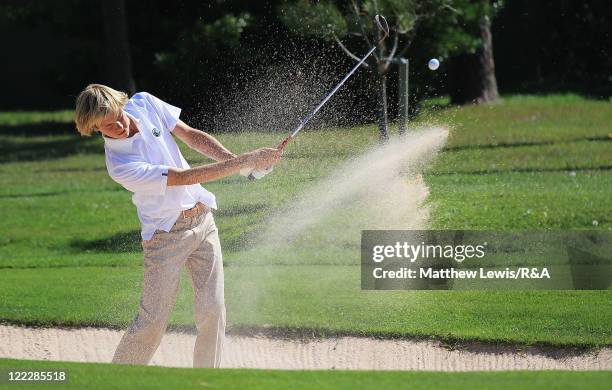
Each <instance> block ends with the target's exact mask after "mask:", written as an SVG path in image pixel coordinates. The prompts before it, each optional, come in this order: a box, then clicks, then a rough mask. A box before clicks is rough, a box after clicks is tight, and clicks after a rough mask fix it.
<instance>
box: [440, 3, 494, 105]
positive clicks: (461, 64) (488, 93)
mask: <svg viewBox="0 0 612 390" xmlns="http://www.w3.org/2000/svg"><path fill="white" fill-rule="evenodd" d="M480 3H481V7H479V8H478V11H479V20H478V27H477V29H478V33H479V40H478V41H477V47H476V48H475V49H474V50H472V51H471V52H465V53H461V54H459V55H457V56H455V57H454V58H453V59H452V60H451V66H450V74H451V78H450V80H451V86H450V91H449V92H450V97H451V103H454V104H465V103H492V102H495V101H497V100H498V99H499V93H498V91H497V79H496V77H495V62H494V60H493V40H492V37H491V18H490V15H491V14H492V12H491V10H490V7H491V5H490V3H489V1H488V0H481V1H480ZM494 4H495V3H494Z"/></svg>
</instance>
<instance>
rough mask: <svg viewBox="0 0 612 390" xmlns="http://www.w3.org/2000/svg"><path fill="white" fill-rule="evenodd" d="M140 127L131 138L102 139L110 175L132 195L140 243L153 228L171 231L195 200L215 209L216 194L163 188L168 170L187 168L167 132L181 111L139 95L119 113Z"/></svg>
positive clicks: (195, 186) (189, 188)
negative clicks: (140, 237)
mask: <svg viewBox="0 0 612 390" xmlns="http://www.w3.org/2000/svg"><path fill="white" fill-rule="evenodd" d="M123 110H124V111H125V112H126V113H127V114H128V116H129V117H131V118H132V119H134V121H135V122H136V123H137V124H138V131H139V132H138V133H136V134H135V135H134V136H132V137H130V138H124V139H113V138H107V137H104V152H105V154H106V168H107V170H108V174H109V175H110V177H111V178H112V179H113V180H114V181H116V182H117V183H119V184H121V185H122V186H123V187H124V188H125V189H127V190H128V191H131V192H133V193H134V195H133V196H132V202H133V203H134V205H135V206H136V210H137V212H138V218H139V219H140V223H141V228H142V231H141V235H142V239H143V240H149V239H150V238H151V237H153V234H154V233H155V230H157V229H160V230H163V231H166V232H167V231H170V229H171V228H172V225H174V223H175V222H176V220H177V219H178V217H179V215H180V214H181V211H182V210H186V209H189V208H191V207H193V206H194V205H195V204H196V203H197V202H202V203H204V204H205V205H207V206H209V207H211V208H213V209H216V208H217V202H216V200H215V196H214V195H213V194H212V193H211V192H209V191H207V190H205V189H204V188H203V187H202V186H201V185H199V184H193V185H186V186H171V187H168V186H167V181H168V176H167V175H168V168H169V167H175V168H183V169H187V168H190V167H189V164H188V163H187V161H185V158H184V157H183V155H182V154H181V151H180V150H179V148H178V146H177V145H176V142H174V138H173V136H172V134H171V132H172V130H173V129H174V127H175V126H176V123H177V121H178V119H179V115H180V113H181V109H180V108H177V107H174V106H171V105H170V104H168V103H165V102H164V101H162V100H160V99H158V98H156V97H155V96H153V95H151V94H149V93H146V92H139V93H137V94H135V95H134V96H132V98H131V99H129V100H128V102H127V104H126V105H125V107H124V109H123Z"/></svg>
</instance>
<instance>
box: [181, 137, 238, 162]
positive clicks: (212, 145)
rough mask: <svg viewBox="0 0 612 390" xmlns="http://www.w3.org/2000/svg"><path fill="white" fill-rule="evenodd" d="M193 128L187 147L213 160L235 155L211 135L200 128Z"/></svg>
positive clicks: (226, 158) (229, 157)
mask: <svg viewBox="0 0 612 390" xmlns="http://www.w3.org/2000/svg"><path fill="white" fill-rule="evenodd" d="M194 130H195V131H193V132H191V133H190V139H189V143H188V145H189V147H191V148H192V149H195V150H197V151H198V152H200V153H202V154H204V155H205V156H208V157H210V158H212V159H213V160H215V161H225V160H229V159H231V158H234V157H236V155H235V154H234V153H232V152H230V151H229V150H228V149H227V148H226V147H225V146H223V145H222V144H221V142H219V141H217V139H216V138H215V137H213V136H212V135H210V134H207V133H205V132H203V131H202V130H197V129H194Z"/></svg>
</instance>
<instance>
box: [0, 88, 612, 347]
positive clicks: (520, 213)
mask: <svg viewBox="0 0 612 390" xmlns="http://www.w3.org/2000/svg"><path fill="white" fill-rule="evenodd" d="M611 118H612V106H611V105H610V103H609V102H603V101H590V100H584V99H582V98H579V97H575V96H551V97H510V98H507V99H506V100H505V101H504V103H502V104H500V105H495V106H490V107H464V108H450V109H446V110H428V111H426V112H425V113H424V114H423V115H422V117H421V118H419V121H420V122H422V123H447V124H450V125H451V126H452V128H453V131H452V133H451V137H450V139H449V143H448V144H447V147H446V149H445V150H444V152H443V153H442V154H441V155H440V156H439V158H438V159H437V160H436V161H435V162H434V164H433V165H432V166H430V167H429V168H428V170H427V171H426V173H425V175H424V177H425V181H426V183H427V185H428V186H429V188H430V197H429V200H428V204H429V205H430V207H431V209H432V217H431V221H430V223H431V226H432V227H434V228H441V229H497V230H511V229H612V198H611V197H610V194H611V193H612V171H611V170H610V169H611V168H612V142H611V140H612V138H611V137H612V136H611V133H612V128H611V123H612V121H611V120H610V119H611ZM69 120H70V113H69V112H64V113H53V114H44V113H40V114H36V115H29V114H19V113H3V114H0V152H1V153H0V163H1V164H0V178H1V180H2V187H1V188H0V209H1V210H2V218H0V267H2V271H1V273H0V321H3V322H10V323H16V324H36V325H45V326H51V325H101V326H102V325H103V326H111V327H118V326H125V324H127V323H128V322H129V320H130V319H131V318H132V316H133V314H134V312H135V310H136V308H137V304H138V299H139V294H140V283H141V277H142V268H141V260H142V257H141V253H140V243H139V231H138V229H139V227H138V220H137V217H136V212H135V209H134V207H133V205H132V203H131V200H130V194H129V193H128V192H127V191H126V190H124V189H123V188H121V187H120V186H119V185H117V184H115V183H114V182H112V181H111V180H110V178H108V176H107V173H106V169H105V165H104V154H103V146H102V140H101V139H99V137H92V138H80V137H79V136H77V135H76V134H75V133H74V132H71V130H70V128H71V125H70V124H69V123H65V122H66V121H69ZM187 121H188V118H187ZM283 135H284V134H263V133H244V134H219V135H218V138H219V139H220V140H221V141H222V142H223V143H224V144H226V145H227V146H228V147H229V148H230V149H232V150H233V151H235V152H237V153H239V152H244V151H247V150H250V149H253V148H256V147H261V146H270V145H274V144H276V143H277V142H278V141H279V140H280V139H281V138H282V136H283ZM376 142H377V139H376V129H375V128H374V127H372V126H366V127H358V128H352V129H330V130H325V131H311V132H308V131H306V132H304V134H302V135H301V136H300V138H298V139H296V141H295V143H293V144H292V145H291V146H290V147H289V148H288V149H287V152H286V153H285V156H284V158H283V160H282V161H281V163H280V164H279V165H278V167H276V168H275V170H274V172H273V174H271V175H269V176H268V177H266V178H265V179H264V180H260V181H256V182H249V181H247V180H245V179H244V178H242V177H231V178H228V179H225V180H221V181H219V182H215V183H211V184H208V185H206V187H207V188H208V189H209V190H211V191H212V192H214V193H215V194H216V195H217V197H218V199H219V206H220V208H219V210H218V211H217V213H216V219H217V225H218V227H219V230H220V232H221V240H222V244H223V246H224V250H225V263H226V299H227V308H228V322H229V325H230V331H231V329H232V328H234V329H236V328H238V327H240V328H261V327H264V326H265V327H266V328H276V329H279V330H280V331H284V332H292V331H297V332H298V333H300V332H304V333H309V334H312V333H313V332H314V333H315V334H320V335H326V334H359V335H377V336H387V337H391V336H393V337H409V336H419V337H437V338H443V339H447V340H457V341H463V340H483V341H495V342H499V341H507V342H515V343H521V344H523V343H528V344H531V343H543V344H551V345H566V346H570V345H577V346H589V347H593V346H601V345H612V332H611V326H610V324H612V311H611V310H610V307H611V305H612V293H611V292H610V291H525V292H521V291H514V292H512V291H499V292H490V291H451V292H444V291H421V292H414V291H401V292H384V291H379V292H365V291H361V290H360V287H359V286H360V280H359V267H358V264H359V253H358V245H359V243H358V242H356V243H354V246H355V247H349V248H345V247H344V246H342V240H339V242H338V243H337V244H334V240H333V237H335V235H338V234H340V232H338V231H337V226H330V227H328V228H327V229H328V230H325V229H326V227H325V225H321V226H322V229H324V230H323V231H319V232H318V233H320V234H321V235H323V236H326V237H328V238H329V237H331V238H332V239H330V240H326V241H325V242H324V243H323V244H319V245H318V244H317V242H312V241H309V237H303V238H301V240H300V242H299V243H298V244H297V245H296V246H293V247H289V248H288V249H287V251H285V252H281V253H274V261H273V263H274V264H273V265H268V264H267V262H266V261H267V260H268V258H267V257H265V256H263V257H262V256H261V255H260V256H259V257H252V256H250V255H249V252H248V249H249V247H250V244H249V243H252V242H256V240H257V237H258V234H260V232H261V231H263V230H264V229H265V228H266V224H267V222H269V218H270V216H271V215H273V214H274V213H275V212H276V211H278V210H280V209H282V208H284V207H286V205H288V204H291V203H292V202H295V200H296V199H297V198H299V196H300V194H302V193H303V192H304V191H305V190H307V189H308V188H310V187H312V186H313V185H314V183H316V182H318V181H319V180H320V179H321V178H324V177H326V176H327V175H329V173H330V172H331V170H332V169H333V168H334V167H336V166H338V165H339V164H341V163H342V162H343V161H345V160H346V159H348V158H350V157H351V156H354V155H356V154H358V153H360V152H363V151H364V150H366V149H367V148H368V147H370V146H372V145H375V144H376ZM183 146H184V145H182V149H183V151H184V152H185V154H186V158H187V160H188V161H189V162H190V163H192V165H195V164H197V163H202V162H205V161H206V160H205V158H204V157H202V156H199V155H197V154H196V153H195V152H193V151H190V150H188V149H187V148H186V147H183ZM313 237H315V238H316V237H317V236H316V235H315V236H313ZM313 239H314V238H313ZM310 248H317V251H316V253H314V252H313V251H312V249H310ZM355 248H357V250H355ZM314 257H316V261H315V260H313V258H314ZM339 257H340V258H339ZM181 286H182V288H181V294H180V296H179V299H178V302H177V306H176V308H175V310H174V313H173V318H172V324H173V325H175V326H190V325H191V323H192V320H191V317H192V307H191V287H190V286H189V284H188V283H186V280H184V281H183V283H182V285H181Z"/></svg>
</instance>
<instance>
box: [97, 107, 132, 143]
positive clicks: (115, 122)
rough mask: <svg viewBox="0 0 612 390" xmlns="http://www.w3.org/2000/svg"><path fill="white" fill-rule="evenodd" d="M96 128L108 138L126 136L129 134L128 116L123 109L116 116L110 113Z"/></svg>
mask: <svg viewBox="0 0 612 390" xmlns="http://www.w3.org/2000/svg"><path fill="white" fill-rule="evenodd" d="M97 130H98V131H99V132H100V133H102V134H104V135H105V136H107V137H109V138H117V139H121V138H127V137H129V135H130V118H129V117H128V116H127V114H126V113H125V112H123V111H121V113H120V114H119V115H118V116H117V114H113V113H110V114H108V115H107V116H105V117H104V119H102V121H101V122H100V124H99V125H98V127H97Z"/></svg>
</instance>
